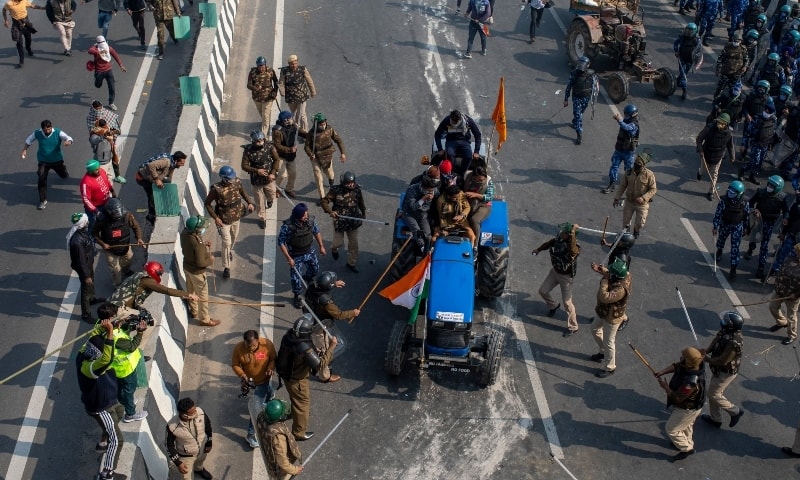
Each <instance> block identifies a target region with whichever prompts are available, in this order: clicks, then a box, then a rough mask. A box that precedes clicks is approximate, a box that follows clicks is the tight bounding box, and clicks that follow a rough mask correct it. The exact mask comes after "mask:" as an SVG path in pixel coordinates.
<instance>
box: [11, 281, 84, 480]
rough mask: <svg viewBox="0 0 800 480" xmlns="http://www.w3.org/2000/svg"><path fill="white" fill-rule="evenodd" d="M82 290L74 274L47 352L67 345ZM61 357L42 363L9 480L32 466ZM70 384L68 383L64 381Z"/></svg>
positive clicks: (68, 285)
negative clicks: (36, 437) (32, 454)
mask: <svg viewBox="0 0 800 480" xmlns="http://www.w3.org/2000/svg"><path fill="white" fill-rule="evenodd" d="M79 287H80V280H78V274H77V273H75V272H74V271H73V272H72V275H70V277H69V283H68V284H67V289H66V290H65V291H64V298H63V300H62V301H61V306H60V307H59V310H58V316H57V317H56V322H55V325H54V326H53V332H52V333H51V334H50V340H49V341H48V342H47V347H46V349H45V352H52V351H53V350H55V349H56V348H58V347H60V346H61V345H63V344H64V337H65V336H66V334H67V327H69V324H70V317H72V310H73V309H74V308H75V300H76V299H77V298H78V288H79ZM58 358H59V356H58V355H53V356H50V357H48V358H47V359H45V360H44V361H43V362H42V365H41V367H39V374H38V376H37V377H36V384H35V385H34V387H33V391H32V392H31V399H30V400H29V401H28V408H27V410H26V411H25V417H24V418H23V419H22V428H20V431H19V436H18V437H17V443H16V445H15V446H14V453H13V454H12V456H11V462H10V463H9V464H8V471H7V472H6V476H5V478H6V480H21V479H22V478H24V477H23V475H24V474H25V466H26V464H27V463H28V455H29V454H30V452H31V446H32V445H33V440H34V436H35V435H36V430H37V429H38V426H39V419H40V417H41V416H42V410H44V403H45V401H46V400H47V391H48V390H49V389H50V380H51V379H52V378H53V373H54V372H55V369H56V365H57V363H58ZM62 381H66V379H62Z"/></svg>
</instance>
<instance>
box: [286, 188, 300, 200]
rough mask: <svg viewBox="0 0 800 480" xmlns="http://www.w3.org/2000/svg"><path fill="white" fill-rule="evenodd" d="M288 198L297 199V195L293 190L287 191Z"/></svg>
mask: <svg viewBox="0 0 800 480" xmlns="http://www.w3.org/2000/svg"><path fill="white" fill-rule="evenodd" d="M286 196H287V197H289V198H297V195H296V194H295V193H294V192H293V191H291V190H286Z"/></svg>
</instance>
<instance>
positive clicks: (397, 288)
mask: <svg viewBox="0 0 800 480" xmlns="http://www.w3.org/2000/svg"><path fill="white" fill-rule="evenodd" d="M430 277H431V254H430V253H428V255H426V256H425V258H423V259H422V261H421V262H419V263H418V264H417V265H416V266H414V268H412V269H411V271H409V272H408V273H407V274H405V275H404V276H403V277H402V278H401V279H400V280H398V281H396V282H394V283H393V284H391V285H389V286H388V287H386V288H384V289H383V290H381V291H380V292H379V293H378V294H379V295H380V296H382V297H384V298H387V299H389V301H391V302H392V303H394V304H395V305H401V306H403V307H406V308H408V309H412V308H414V306H415V305H416V304H417V302H418V301H419V300H420V298H421V296H422V295H423V292H424V290H425V283H426V282H427V281H428V280H429V279H430Z"/></svg>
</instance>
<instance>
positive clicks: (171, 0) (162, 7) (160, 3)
mask: <svg viewBox="0 0 800 480" xmlns="http://www.w3.org/2000/svg"><path fill="white" fill-rule="evenodd" d="M147 5H149V6H150V9H151V10H152V11H153V20H155V22H156V32H157V34H158V55H159V56H163V55H164V45H165V44H166V41H167V39H166V35H165V34H164V29H166V31H167V32H168V33H169V38H171V39H172V41H173V42H175V43H178V39H177V38H175V27H174V25H173V23H172V18H173V17H174V16H175V15H176V14H177V15H178V16H179V17H180V16H181V13H180V12H181V6H180V4H179V3H178V0H147Z"/></svg>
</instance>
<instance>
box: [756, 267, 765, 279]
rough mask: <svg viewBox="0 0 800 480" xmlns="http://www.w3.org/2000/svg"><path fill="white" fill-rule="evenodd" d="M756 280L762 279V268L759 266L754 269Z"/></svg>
mask: <svg viewBox="0 0 800 480" xmlns="http://www.w3.org/2000/svg"><path fill="white" fill-rule="evenodd" d="M756 278H759V279H763V278H764V266H763V265H759V266H758V268H757V269H756Z"/></svg>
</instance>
